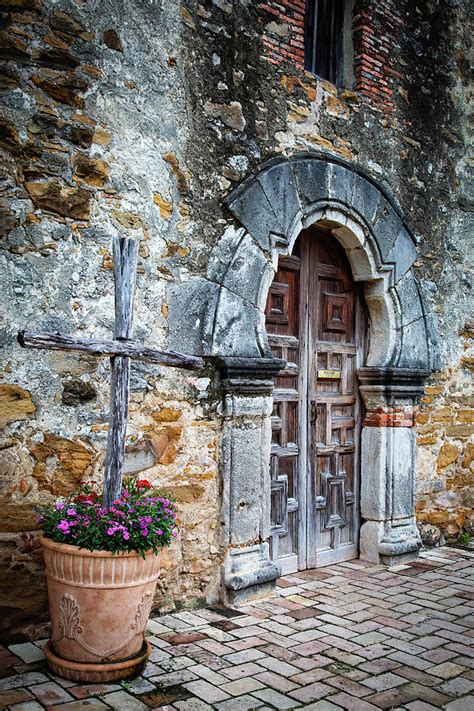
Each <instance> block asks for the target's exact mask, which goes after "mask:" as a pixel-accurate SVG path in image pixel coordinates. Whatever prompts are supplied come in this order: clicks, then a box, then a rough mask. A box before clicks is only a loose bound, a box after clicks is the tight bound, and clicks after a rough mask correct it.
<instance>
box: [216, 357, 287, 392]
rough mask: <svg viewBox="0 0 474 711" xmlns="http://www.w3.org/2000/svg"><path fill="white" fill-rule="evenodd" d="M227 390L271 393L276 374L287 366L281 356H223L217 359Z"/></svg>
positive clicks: (223, 384) (223, 383)
mask: <svg viewBox="0 0 474 711" xmlns="http://www.w3.org/2000/svg"><path fill="white" fill-rule="evenodd" d="M216 362H217V365H218V367H219V369H220V372H221V377H222V386H223V388H224V390H226V391H227V392H238V393H242V394H246V395H251V394H253V393H254V394H255V395H261V394H271V392H272V391H273V383H274V378H275V375H276V374H277V373H278V372H279V371H280V370H281V369H282V368H284V367H285V365H286V362H285V361H284V360H281V359H280V358H239V357H221V358H217V359H216Z"/></svg>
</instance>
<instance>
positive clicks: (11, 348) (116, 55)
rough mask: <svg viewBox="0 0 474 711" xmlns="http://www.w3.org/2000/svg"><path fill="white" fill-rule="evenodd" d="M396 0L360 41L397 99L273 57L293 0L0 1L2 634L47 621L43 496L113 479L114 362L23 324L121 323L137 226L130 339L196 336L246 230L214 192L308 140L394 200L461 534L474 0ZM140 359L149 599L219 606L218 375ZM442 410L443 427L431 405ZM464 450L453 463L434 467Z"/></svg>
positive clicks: (437, 477) (430, 508)
mask: <svg viewBox="0 0 474 711" xmlns="http://www.w3.org/2000/svg"><path fill="white" fill-rule="evenodd" d="M375 4H376V5H378V4H377V3H375ZM385 4H386V5H387V6H388V5H391V6H392V9H393V11H394V13H395V12H396V14H397V17H400V18H401V19H402V23H398V24H397V26H396V27H395V26H394V25H393V18H391V16H390V13H389V12H385V13H381V12H377V13H372V14H371V18H372V19H371V25H370V32H369V34H370V33H372V34H374V35H375V36H379V37H384V38H390V37H394V36H395V38H396V44H397V46H396V47H395V46H390V47H389V51H391V50H393V52H394V53H395V54H394V56H395V55H396V56H397V58H398V59H397V61H398V60H400V62H399V65H398V68H397V70H396V71H400V72H401V73H402V74H403V82H401V81H400V82H399V81H398V78H397V77H395V78H394V75H392V78H391V79H390V80H388V79H387V81H388V83H389V84H390V90H391V92H392V93H391V94H390V97H389V98H390V105H388V104H387V105H383V103H384V102H382V103H381V102H379V101H377V100H375V99H373V98H372V97H371V92H370V91H362V89H363V88H364V87H362V85H359V86H358V89H359V91H354V90H353V88H352V87H350V86H347V87H341V88H336V87H334V86H332V85H331V84H329V83H328V82H325V81H322V80H319V79H317V78H316V77H313V76H311V75H309V74H308V73H305V72H304V71H302V69H301V47H300V46H299V47H296V45H295V47H296V49H298V50H299V52H300V54H298V56H296V55H295V56H291V55H290V54H288V55H284V53H282V52H280V55H279V57H278V61H273V62H272V61H271V60H272V58H273V59H274V60H275V58H274V57H273V56H272V54H271V48H270V47H269V46H268V38H269V37H270V34H272V33H273V35H272V36H273V37H274V39H275V38H278V46H279V47H280V48H283V49H284V45H285V41H286V39H285V38H288V41H289V42H291V37H292V31H291V32H290V30H289V29H285V24H291V22H290V20H291V16H290V20H288V18H287V17H286V16H285V15H286V13H285V12H284V7H283V6H284V5H292V6H293V10H294V12H295V13H298V12H299V14H300V15H301V9H302V5H303V3H302V2H299V1H298V2H297V0H294V2H291V3H280V5H281V8H280V9H281V13H282V14H281V15H278V17H277V16H276V15H275V13H274V12H273V13H272V12H271V11H270V10H269V9H268V8H273V10H275V7H276V5H278V3H275V2H268V4H263V3H255V2H253V0H239V1H238V2H237V0H236V1H235V2H232V0H212V2H211V0H202V2H201V1H199V2H198V1H197V0H186V1H184V0H183V2H179V0H161V1H160V0H159V1H156V0H145V1H141V0H118V1H117V0H114V1H113V2H112V0H102V1H101V2H99V0H93V1H92V2H88V3H81V2H79V1H78V2H73V0H60V1H59V0H2V2H1V3H0V13H1V17H2V21H3V20H4V22H3V23H2V26H3V29H2V31H1V33H0V56H1V57H2V59H3V60H4V62H5V70H6V71H5V72H4V74H3V76H2V79H1V84H0V91H1V99H2V105H3V108H2V112H1V120H0V149H1V153H2V164H1V167H0V186H1V195H0V206H1V209H2V222H1V228H2V230H1V233H2V238H3V251H2V254H1V256H0V270H1V277H0V278H1V279H2V283H3V284H5V285H6V299H5V300H4V303H3V305H2V309H3V322H2V325H1V339H2V344H3V345H4V360H3V366H2V368H3V369H2V372H1V376H2V382H1V384H0V419H1V422H2V425H4V431H3V435H2V438H1V448H2V459H1V473H2V476H1V479H0V503H1V505H2V517H1V530H0V546H1V550H2V553H1V559H0V565H1V573H0V577H1V579H2V588H0V593H1V594H2V602H1V603H0V604H1V606H2V607H1V609H0V612H1V618H2V620H3V624H4V626H5V629H6V628H8V629H9V630H10V634H11V636H13V637H14V636H15V635H17V636H18V635H20V634H22V633H26V634H28V635H33V636H34V635H35V634H43V632H44V629H43V628H42V625H43V624H44V622H45V621H46V620H47V614H46V608H45V594H44V580H43V577H42V572H41V566H40V563H39V558H38V551H37V546H36V544H35V542H34V538H32V537H31V535H30V534H29V533H27V532H28V531H31V530H32V529H34V528H35V523H34V522H35V517H36V513H35V511H34V507H35V506H36V505H38V504H40V503H44V502H46V501H49V500H51V499H52V498H53V497H54V496H56V495H58V494H65V493H68V492H69V491H71V489H72V488H74V486H75V485H77V483H79V482H80V481H82V480H84V479H89V478H91V477H93V476H95V477H97V478H100V476H101V470H102V463H103V457H104V448H105V442H106V430H107V417H108V375H109V368H108V363H107V362H106V361H99V360H96V359H94V358H90V357H85V356H77V355H72V354H69V355H66V354H63V353H48V352H40V351H22V350H21V349H20V348H19V346H18V344H17V343H16V333H17V331H18V330H19V329H22V328H29V329H30V330H33V329H38V330H40V329H42V330H61V331H62V332H65V333H73V332H74V333H78V334H81V335H84V336H88V335H91V336H92V335H94V336H97V337H101V338H103V337H107V336H109V335H110V333H111V330H112V324H113V296H112V288H113V280H112V272H111V254H110V248H111V239H112V237H113V235H116V234H119V235H129V236H132V237H134V238H135V239H137V240H138V242H139V254H140V258H139V273H138V284H137V296H136V306H135V309H136V318H135V334H136V336H137V337H138V338H140V339H142V340H145V341H146V342H147V343H149V344H150V345H156V346H160V347H163V346H166V345H167V344H168V345H169V346H176V345H177V346H179V347H180V348H183V347H184V348H188V349H189V350H191V351H197V350H199V348H201V349H204V350H205V344H203V343H201V344H189V342H187V338H186V336H187V334H186V333H183V332H182V330H181V329H180V314H182V313H183V309H186V310H188V309H192V308H193V304H188V303H186V300H185V298H184V297H183V296H182V295H183V293H185V291H186V283H187V281H188V280H189V279H190V278H191V277H193V278H199V279H201V280H202V288H203V292H206V291H207V290H209V288H210V287H209V282H208V281H207V280H206V274H207V268H208V263H209V255H210V254H211V251H212V248H213V246H214V245H215V244H216V243H217V241H218V240H219V239H220V238H221V237H222V235H223V234H224V233H225V231H226V229H228V228H231V227H232V224H233V221H232V218H231V215H230V214H229V213H228V212H227V211H226V210H225V208H224V207H223V199H224V198H225V196H226V195H227V194H228V192H229V190H230V189H231V188H232V187H233V186H235V185H237V184H238V183H239V182H240V181H242V180H243V179H244V178H245V177H247V176H248V175H251V174H253V173H254V172H255V171H256V169H257V167H258V166H259V164H260V163H261V162H262V161H263V160H265V159H267V158H269V157H271V156H273V155H275V154H285V155H291V154H293V153H296V152H298V151H307V150H309V151H311V150H314V149H315V148H316V149H318V150H320V149H321V150H323V151H327V152H330V153H332V154H336V155H339V156H342V157H344V158H346V159H349V160H351V161H353V162H354V164H356V165H357V166H359V167H361V168H363V169H364V170H366V171H368V172H369V173H370V174H371V175H372V176H373V177H374V178H375V179H376V180H377V181H379V182H380V183H381V184H382V185H384V186H386V187H387V188H389V189H390V190H391V191H392V193H393V194H394V197H395V199H396V200H397V201H398V203H399V204H400V205H401V207H402V209H403V210H404V213H405V218H406V220H407V223H408V224H409V225H410V227H411V229H412V230H413V231H414V233H415V234H416V236H417V238H418V240H419V258H418V260H417V262H416V263H415V270H416V274H417V278H418V285H419V288H420V290H421V292H422V293H423V296H424V299H425V303H426V304H427V305H428V307H429V309H430V312H431V314H432V318H433V325H434V327H435V329H436V330H437V332H438V334H439V364H438V365H439V373H438V374H435V375H434V377H433V381H432V383H431V384H430V386H429V387H430V388H433V387H434V388H435V389H436V388H438V387H441V388H442V390H441V391H440V392H436V391H435V392H434V391H429V390H428V391H427V395H426V397H427V398H432V401H431V402H428V401H426V402H425V403H424V405H423V408H422V410H421V412H420V415H419V417H420V420H419V437H420V439H419V444H420V445H421V447H420V452H421V456H420V492H419V497H420V498H419V501H420V518H421V520H422V521H423V522H429V523H433V524H435V523H436V525H438V522H436V521H435V519H436V515H437V516H438V517H439V515H442V516H444V515H445V509H446V507H447V506H448V504H449V506H448V509H449V517H448V519H446V521H444V520H443V521H441V523H442V524H443V525H444V524H446V526H445V529H444V530H445V531H446V533H450V532H451V531H453V532H454V529H453V528H452V526H453V521H454V522H455V524H456V525H457V526H458V527H459V526H465V523H464V522H463V523H462V524H461V523H460V521H461V518H462V516H464V515H465V514H466V510H467V508H468V507H469V501H468V496H467V486H468V482H467V459H468V457H469V453H471V454H472V448H471V449H468V447H467V444H466V443H467V432H468V427H469V426H470V425H469V423H467V422H463V421H462V419H459V418H462V417H464V415H463V414H462V413H463V412H464V410H465V409H466V408H465V404H466V403H463V402H461V401H460V400H456V398H460V397H464V396H465V394H466V393H465V389H466V387H465V383H466V382H467V371H466V367H465V366H466V364H465V362H463V363H461V361H460V358H461V354H462V353H463V351H462V344H461V342H460V338H459V333H461V332H462V331H463V328H464V326H465V322H466V315H467V313H468V310H469V283H468V279H467V275H466V272H467V269H468V266H467V255H468V243H467V240H468V224H469V223H468V215H469V208H470V206H471V202H470V198H469V195H468V192H467V183H466V170H467V166H466V161H465V158H464V153H465V151H464V145H465V142H466V128H465V123H466V122H465V116H466V112H467V102H466V91H467V88H466V87H467V75H466V66H467V49H466V43H467V38H466V33H465V27H466V25H467V18H468V5H469V4H468V2H467V1H466V0H457V2H455V3H449V4H448V3H436V2H433V3H431V2H430V3H426V2H421V0H420V1H419V2H412V1H411V0H410V1H408V0H404V2H401V3H400V2H395V0H393V1H392V2H390V3H389V2H386V3H385ZM367 8H369V10H370V3H369V2H368V1H365V2H364V3H356V8H355V13H362V14H360V17H361V18H362V17H363V16H364V15H363V13H364V12H367ZM278 12H280V10H278ZM355 16H357V15H355ZM272 22H273V23H276V27H274V26H273V25H272V26H271V27H269V25H271V23H272ZM275 32H276V35H275ZM300 38H301V37H300ZM298 41H299V40H297V42H298ZM387 41H388V40H387ZM384 42H385V40H384ZM393 42H395V40H393ZM453 48H455V50H453ZM375 59H376V57H375ZM400 67H401V69H400ZM374 76H375V75H374ZM366 78H367V79H369V78H368V77H366ZM376 78H377V77H376ZM378 78H379V79H380V77H378ZM382 79H383V77H382ZM395 79H397V81H395ZM384 81H385V79H384ZM382 86H384V84H382V83H381V82H379V87H382ZM382 93H383V92H382ZM275 209H278V206H275ZM183 289H184V291H183ZM176 294H178V295H180V296H179V298H178V297H177V296H176ZM463 357H465V355H464V356H463ZM132 370H133V375H132V391H133V393H132V403H131V416H130V425H129V430H128V433H129V434H128V444H127V471H129V472H144V473H145V474H146V476H147V477H148V478H149V479H150V480H152V481H156V482H157V483H159V485H160V486H162V487H167V488H168V490H170V491H172V493H174V495H175V496H176V498H177V500H178V504H179V511H180V524H181V534H180V540H179V541H178V542H177V544H176V545H175V546H174V547H173V549H172V551H171V552H170V554H169V556H168V559H167V561H166V562H165V570H164V573H163V576H162V581H161V583H160V586H159V590H160V594H159V598H158V599H157V604H158V605H159V606H160V607H162V608H166V609H168V608H169V607H171V606H172V605H173V604H175V603H178V604H184V603H186V604H192V603H193V601H196V600H202V599H204V598H206V597H207V598H208V599H213V598H214V597H215V595H216V593H217V589H218V584H219V575H220V566H221V562H222V560H223V558H224V554H225V550H223V546H222V545H221V538H220V536H219V528H220V506H221V493H220V487H221V483H220V479H219V466H218V459H219V447H220V437H221V434H222V413H221V409H220V407H219V400H220V397H221V394H220V392H219V390H218V388H216V385H218V382H217V379H216V376H215V373H214V372H213V371H212V369H210V370H209V372H208V373H206V374H205V375H204V376H203V377H199V376H196V375H192V376H190V375H186V374H183V373H181V372H179V371H172V370H171V369H158V368H156V367H151V366H148V365H144V364H138V363H136V364H134V365H133V368H132ZM445 407H449V408H450V413H451V414H450V415H449V417H452V418H453V420H452V422H449V423H447V422H446V421H445V420H441V421H439V420H438V419H437V418H438V417H440V416H441V415H440V414H439V411H440V410H442V409H443V408H445ZM454 411H456V415H454V414H452V413H453V412H454ZM423 417H428V419H427V420H425V421H423ZM455 417H456V418H457V420H456V419H455ZM438 424H439V426H438ZM426 427H427V428H428V430H424V429H423V428H426ZM453 428H458V429H456V433H455V434H453V432H454V429H453ZM462 428H464V429H462ZM461 431H462V432H463V433H464V434H462V435H461ZM430 437H431V440H430V441H428V440H427V439H426V438H428V439H429V438H430ZM461 446H462V447H463V450H462V451H461ZM453 447H456V450H457V453H456V459H455V460H453V461H452V462H451V463H446V466H444V463H445V462H448V460H449V459H450V457H451V458H452V457H453V456H454V449H450V448H453ZM438 471H439V472H440V474H438ZM440 482H441V486H442V487H445V491H444V490H443V492H441V491H440V490H439V486H440ZM453 496H454V497H456V498H453ZM443 497H444V498H443ZM435 514H436V515H435ZM430 517H431V518H430ZM433 517H434V518H433ZM458 517H461V518H459V521H457V522H456V518H458ZM449 527H451V528H450V529H449V531H448V528H449ZM25 532H26V533H25ZM3 571H5V575H4V574H3ZM4 581H5V582H4ZM4 585H9V590H10V592H8V593H7V592H6V589H5V588H4V587H3V586H4ZM22 590H26V592H24V593H23V594H20V593H21V591H22ZM33 591H35V592H34V593H33Z"/></svg>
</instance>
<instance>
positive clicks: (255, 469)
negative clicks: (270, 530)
mask: <svg viewBox="0 0 474 711" xmlns="http://www.w3.org/2000/svg"><path fill="white" fill-rule="evenodd" d="M261 440H262V432H261V427H260V424H259V423H256V424H253V425H247V426H246V427H245V428H244V427H242V428H240V427H239V428H237V427H234V428H233V431H232V445H231V457H232V470H231V472H230V476H231V482H230V498H229V507H230V521H231V525H230V540H231V543H233V544H237V545H241V544H243V543H247V542H248V541H252V540H255V539H256V538H258V536H259V529H260V499H261V493H262V482H261V460H260V456H261V451H260V448H261Z"/></svg>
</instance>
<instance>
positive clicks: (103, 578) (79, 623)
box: [41, 537, 161, 681]
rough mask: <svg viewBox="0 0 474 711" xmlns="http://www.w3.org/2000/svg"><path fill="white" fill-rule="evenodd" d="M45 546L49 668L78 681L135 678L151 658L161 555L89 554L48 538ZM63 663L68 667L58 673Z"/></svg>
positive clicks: (89, 552) (93, 552)
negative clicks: (149, 630)
mask: <svg viewBox="0 0 474 711" xmlns="http://www.w3.org/2000/svg"><path fill="white" fill-rule="evenodd" d="M41 542H42V544H43V555H44V560H45V564H46V576H47V582H48V597H49V609H50V614H51V620H52V636H51V643H50V645H49V646H48V648H47V649H46V655H47V657H48V662H49V664H50V666H54V667H55V668H54V671H55V673H57V674H60V675H61V676H65V677H66V678H68V679H75V680H77V681H92V680H94V681H106V680H107V679H112V678H113V679H118V678H125V677H127V676H132V675H133V674H134V673H136V672H137V671H138V669H137V668H136V667H137V665H138V666H141V665H143V663H144V662H145V661H146V658H147V657H148V653H147V651H146V650H147V649H148V648H147V647H146V645H145V644H144V632H145V626H146V623H147V620H148V616H149V614H150V610H151V605H152V602H153V596H154V593H155V588H156V582H157V579H158V574H159V570H160V557H161V556H160V555H155V554H154V553H153V551H150V552H149V553H147V554H146V556H145V559H143V558H141V557H139V556H138V555H137V554H136V553H118V554H116V555H114V554H113V553H110V552H108V551H89V550H87V549H84V548H78V547H76V546H71V545H67V544H65V543H56V542H54V541H52V540H51V539H49V538H46V537H43V538H42V539H41ZM135 657H136V660H137V665H135V666H133V664H131V661H132V660H133V659H134V658H135ZM53 658H54V659H53ZM58 660H59V661H58ZM61 660H64V662H67V664H66V663H65V664H64V665H63V667H62V668H61V669H58V666H61V665H60V662H61ZM74 664H76V669H75V670H74ZM87 665H91V666H90V668H89V667H88V666H87ZM71 666H72V667H73V668H72V669H71ZM92 667H94V668H92ZM88 668H89V669H90V672H91V674H92V676H91V675H90V674H89V675H87V669H88ZM121 672H123V673H122V674H121Z"/></svg>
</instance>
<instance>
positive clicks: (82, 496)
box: [74, 491, 99, 504]
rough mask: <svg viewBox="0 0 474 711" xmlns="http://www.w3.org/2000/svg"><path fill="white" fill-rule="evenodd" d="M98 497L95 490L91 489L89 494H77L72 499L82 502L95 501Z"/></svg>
mask: <svg viewBox="0 0 474 711" xmlns="http://www.w3.org/2000/svg"><path fill="white" fill-rule="evenodd" d="M98 498H99V495H98V494H97V493H96V492H95V491H91V493H90V494H78V495H77V496H75V497H74V501H75V502H76V503H81V504H82V503H83V502H84V501H89V502H91V501H97V499H98Z"/></svg>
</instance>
